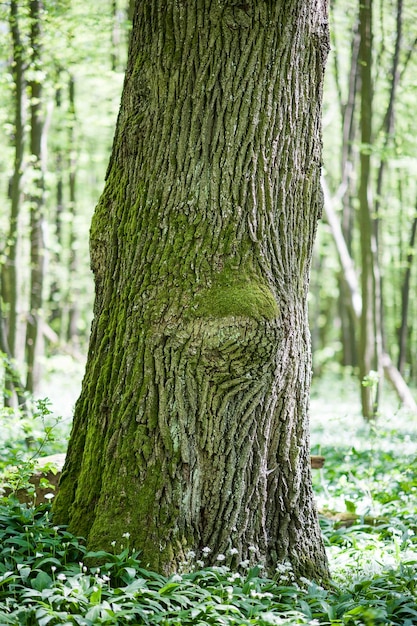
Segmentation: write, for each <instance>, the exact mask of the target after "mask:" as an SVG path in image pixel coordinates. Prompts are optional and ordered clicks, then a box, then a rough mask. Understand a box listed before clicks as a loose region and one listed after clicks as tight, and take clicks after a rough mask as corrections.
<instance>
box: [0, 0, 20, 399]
mask: <svg viewBox="0 0 417 626" xmlns="http://www.w3.org/2000/svg"><path fill="white" fill-rule="evenodd" d="M9 23H10V33H11V36H12V45H13V65H12V68H11V72H12V75H13V82H14V86H15V94H14V105H15V106H14V137H15V141H14V165H13V176H12V180H11V186H10V200H11V209H10V222H9V233H8V237H7V245H6V249H5V250H4V254H5V263H4V265H2V267H1V300H2V301H1V303H0V304H1V310H0V316H1V317H2V320H1V323H2V332H3V333H4V341H5V342H6V343H7V352H6V351H5V352H6V353H7V354H8V356H9V358H10V359H15V358H16V356H17V354H16V338H17V327H18V316H17V313H18V293H19V276H18V271H17V259H18V254H19V216H20V210H21V206H22V195H23V194H22V180H23V174H24V150H25V60H24V51H23V45H22V40H21V34H20V26H19V11H18V3H17V2H16V1H15V0H11V2H10V18H9ZM10 367H13V366H12V364H10ZM13 369H14V368H13ZM5 386H6V388H8V393H7V394H6V397H5V402H6V403H10V401H11V399H12V397H13V392H14V391H15V390H16V393H17V395H18V396H19V398H18V400H19V402H20V398H21V395H22V394H23V391H24V387H22V388H20V389H16V377H15V376H14V375H13V376H8V375H7V373H6V385H5ZM10 393H11V394H12V395H10Z"/></svg>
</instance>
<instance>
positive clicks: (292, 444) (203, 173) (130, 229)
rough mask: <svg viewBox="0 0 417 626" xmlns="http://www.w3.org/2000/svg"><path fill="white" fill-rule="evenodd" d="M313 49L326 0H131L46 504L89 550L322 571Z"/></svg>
mask: <svg viewBox="0 0 417 626" xmlns="http://www.w3.org/2000/svg"><path fill="white" fill-rule="evenodd" d="M327 49H328V33H327V20H326V10H325V3H324V2H322V1H321V0H317V1H307V0H304V1H301V0H291V1H288V0H286V1H285V2H284V1H281V2H274V3H270V2H266V1H261V2H259V1H255V0H253V1H252V2H248V3H244V4H242V3H239V4H236V3H235V2H231V1H220V2H216V3H213V2H210V1H209V0H196V1H195V2H191V3H189V2H188V3H187V2H177V1H175V2H174V0H170V1H164V2H161V1H160V0H158V1H156V0H155V1H154V2H151V3H143V2H139V1H138V2H137V3H136V7H135V15H134V24H133V31H132V37H131V43H130V51H129V59H128V67H127V72H126V79H125V85H124V90H123V95H122V102H121V108H120V113H119V118H118V123H117V128H116V135H115V140H114V146H113V152H112V157H111V160H110V164H109V168H108V173H107V183H106V187H105V190H104V192H103V195H102V197H101V199H100V202H99V204H98V206H97V208H96V211H95V214H94V218H93V223H92V227H91V259H92V268H93V270H94V274H95V284H96V300H95V307H94V314H95V317H94V321H93V326H92V335H91V340H90V349H89V356H88V363H87V368H86V374H85V378H84V383H83V388H82V392H81V396H80V398H79V400H78V402H77V406H76V411H75V419H74V426H73V430H72V435H71V440H70V444H69V449H68V455H67V460H66V463H65V467H64V471H63V475H62V479H61V485H60V492H59V495H58V497H57V500H56V502H55V505H54V517H55V519H56V521H57V522H63V523H69V528H70V529H71V530H72V531H74V532H77V533H81V534H82V535H84V536H85V537H87V544H88V546H89V547H90V548H93V549H94V548H109V547H110V543H111V541H123V539H122V536H123V533H125V532H129V533H130V541H131V542H132V545H135V547H137V548H140V549H141V550H142V558H143V561H144V564H145V565H149V566H150V567H152V568H155V569H158V570H159V571H163V572H168V571H172V569H174V568H175V567H176V566H177V565H178V564H179V563H180V562H181V561H183V560H184V559H185V555H186V552H187V551H188V550H189V549H192V550H194V551H195V552H197V553H200V552H201V550H202V549H203V548H204V547H205V546H208V547H210V548H211V550H212V552H211V555H212V561H213V562H215V558H216V555H218V554H219V553H223V554H224V555H226V556H227V562H229V563H230V564H231V565H232V566H233V565H234V564H236V563H238V562H239V561H241V560H242V559H246V558H248V559H255V560H256V561H257V562H260V563H263V564H264V565H265V567H266V569H267V571H268V572H269V573H270V574H271V573H273V572H274V571H275V567H276V565H277V563H279V562H283V561H289V562H290V563H291V564H292V567H293V569H294V572H295V573H296V575H298V576H301V575H302V576H307V577H308V578H315V579H326V578H327V577H328V569H327V562H326V556H325V552H324V548H323V543H322V540H321V535H320V530H319V525H318V520H317V514H316V509H315V504H314V500H313V493H312V487H311V469H310V452H309V434H308V395H309V386H310V376H311V355H310V337H309V331H308V323H307V306H306V296H307V289H308V280H309V269H310V260H311V252H312V245H313V241H314V237H315V233H316V224H317V219H318V218H319V215H320V211H321V194H320V186H319V177H320V166H321V131H320V118H321V97H322V93H321V90H322V79H323V70H324V63H325V58H326V55H327ZM232 547H233V548H235V549H236V550H237V555H235V556H232V555H230V552H229V550H230V548H232Z"/></svg>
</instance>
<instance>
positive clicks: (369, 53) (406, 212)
mask: <svg viewBox="0 0 417 626" xmlns="http://www.w3.org/2000/svg"><path fill="white" fill-rule="evenodd" d="M331 8H332V11H331V17H332V23H333V24H332V25H333V28H332V33H333V40H334V49H335V50H336V51H337V53H334V58H333V61H334V63H333V65H332V64H331V65H330V67H333V68H334V71H333V72H329V73H328V79H327V80H328V82H327V94H328V97H327V99H326V106H325V111H326V112H327V115H325V119H327V121H326V124H325V157H324V162H325V167H326V172H325V181H324V184H325V186H326V187H327V192H326V194H325V195H326V215H327V219H328V223H329V226H330V230H331V233H332V236H333V238H334V243H335V244H336V248H337V250H338V256H339V259H340V261H341V264H340V267H341V269H342V271H341V274H340V281H339V285H340V289H337V286H335V288H334V289H333V291H331V290H330V289H329V286H330V285H334V282H333V281H334V279H330V280H328V279H325V280H324V281H322V282H321V285H323V286H322V287H321V292H322V293H321V294H320V295H321V298H324V297H325V298H326V300H325V306H324V307H322V309H321V316H320V320H321V327H322V328H325V329H326V332H325V333H324V332H321V331H320V328H318V329H317V328H316V330H315V332H314V333H313V337H314V340H315V344H314V346H315V348H316V355H317V356H316V363H317V362H319V363H320V356H319V354H320V352H321V353H322V354H323V355H327V357H325V358H329V356H331V358H333V359H334V356H335V351H336V353H337V354H338V355H340V361H341V362H342V363H343V364H344V365H350V366H352V367H353V368H356V371H358V373H359V379H360V383H361V396H362V412H363V414H364V415H365V416H366V417H372V416H374V415H375V414H376V412H377V411H378V406H377V404H375V406H372V405H373V403H374V396H375V389H376V388H378V389H379V388H380V383H381V382H382V374H383V373H384V374H385V377H387V378H388V379H389V380H390V382H391V383H393V385H394V388H395V390H396V392H397V395H398V396H399V398H400V401H401V402H402V403H405V404H406V405H407V406H408V407H409V408H410V409H411V410H412V411H417V405H416V402H415V399H414V398H413V395H412V393H410V390H409V389H408V388H407V384H406V383H407V381H408V382H409V383H412V382H413V379H412V377H410V376H409V373H410V372H411V370H412V367H413V366H412V365H411V362H413V361H414V357H412V356H411V352H409V354H410V356H409V365H408V366H407V367H406V366H405V363H404V361H402V362H401V367H402V372H403V374H404V378H405V380H404V378H402V376H401V374H400V372H399V371H398V370H396V368H395V366H394V364H393V360H396V359H397V357H398V354H399V352H400V351H402V354H404V348H401V344H400V342H399V340H398V337H399V336H401V337H402V342H403V346H404V344H407V345H408V346H409V349H411V351H412V348H411V346H412V345H413V342H414V333H413V324H412V322H411V323H410V317H409V314H408V308H407V307H408V303H409V301H408V299H407V297H405V296H404V289H405V290H406V291H408V290H409V289H411V290H412V289H413V287H412V285H415V281H416V276H415V274H412V272H411V270H412V263H411V264H410V263H409V261H410V258H411V259H412V258H413V251H412V247H414V241H415V240H414V239H413V236H412V233H413V228H412V224H413V221H414V219H415V181H414V180H413V178H412V177H411V178H410V177H409V176H408V175H407V172H408V168H409V167H411V163H412V162H414V160H413V156H412V155H413V154H414V153H415V142H414V141H412V140H411V141H410V139H411V138H410V135H409V133H408V131H407V124H408V123H409V120H408V116H407V113H406V108H405V103H406V101H407V97H408V96H407V94H408V93H409V91H410V88H411V85H410V81H411V76H412V73H413V72H414V71H415V58H414V50H415V34H414V32H413V27H412V24H413V19H414V20H415V15H414V18H413V10H414V14H415V7H414V9H413V8H412V7H411V4H410V3H407V2H404V1H403V0H397V2H395V3H393V4H389V3H386V2H384V1H383V0H372V1H371V0H370V1H369V2H360V3H359V5H356V6H355V5H354V4H353V3H352V5H351V6H350V7H349V10H348V11H346V6H345V5H342V4H341V3H338V2H337V1H334V2H332V3H331ZM387 33H390V36H389V37H388V35H387ZM391 33H392V35H391ZM349 40H350V46H349V45H348V44H349ZM347 51H349V54H346V52H347ZM381 68H384V69H383V70H381ZM332 94H333V95H334V96H335V98H334V100H332ZM336 104H337V105H338V110H337V109H336V108H335V105H336ZM339 116H340V117H339ZM407 120H408V122H407ZM336 129H338V130H336ZM340 130H342V132H341V133H340ZM338 132H339V136H340V139H339V140H337V141H335V137H336V135H337V133H338ZM335 163H340V168H337V167H334V166H333V164H335ZM331 164H332V167H331ZM337 222H340V227H339V225H338V224H337ZM408 233H410V234H408ZM320 235H321V236H320V242H319V246H318V247H317V250H318V253H319V254H320V253H321V254H322V257H321V258H322V259H323V262H322V266H323V273H324V274H326V276H327V277H329V273H330V276H334V275H335V267H334V262H333V260H332V257H333V253H332V249H331V242H330V241H329V240H328V239H327V233H326V231H325V230H324V229H323V230H321V233H320ZM342 239H344V241H343V242H342ZM410 242H412V247H411V248H410ZM323 245H326V248H325V249H324V248H323V247H322V246H323ZM322 250H325V252H326V254H323V252H321V251H322ZM410 251H411V257H409V256H408V254H407V252H410ZM348 257H349V258H348ZM407 268H409V272H408V271H407ZM352 271H353V272H354V273H355V274H356V277H355V279H354V280H353V281H352ZM403 276H404V279H402V277H403ZM313 281H314V278H313ZM354 284H357V285H360V289H359V292H357V291H356V290H355V288H354ZM402 292H403V295H401V294H402ZM358 295H359V298H360V300H361V302H360V305H359V306H358ZM352 297H354V299H355V300H356V302H353V301H352ZM362 301H363V306H362ZM315 306H316V304H315V302H314V300H313V306H312V307H311V310H312V317H311V320H312V323H313V325H315V326H317V322H316V321H315V317H317V315H316V314H315ZM411 306H414V301H413V300H412V304H411ZM358 311H359V316H361V317H362V322H361V323H360V322H359V318H358V317H357V313H358ZM401 311H403V312H405V314H406V316H407V318H408V320H409V322H408V323H407V324H403V323H402V322H401V318H402V317H403V314H402V313H401ZM331 316H332V317H331ZM399 328H401V331H400V332H398V329H399ZM339 329H340V331H339ZM404 333H405V334H406V337H407V339H405V337H404ZM352 340H353V345H352ZM324 342H325V343H324ZM320 344H321V346H322V349H320ZM332 345H333V346H334V348H333V349H331V348H330V346H332ZM402 358H403V357H402ZM399 362H400V361H399ZM333 363H334V360H333ZM372 371H376V372H377V373H378V376H379V381H377V379H376V378H375V384H376V387H374V388H372V387H369V386H363V384H362V383H363V382H364V379H366V378H367V377H368V375H369V374H370V373H371V372H372ZM371 378H372V374H371ZM365 382H366V384H367V385H368V382H369V381H368V382H367V381H366V380H365ZM378 395H379V394H377V395H376V396H375V399H376V401H377V403H378Z"/></svg>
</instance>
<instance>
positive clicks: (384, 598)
mask: <svg viewBox="0 0 417 626" xmlns="http://www.w3.org/2000/svg"><path fill="white" fill-rule="evenodd" d="M133 4H134V2H133V1H130V2H129V0H88V2H86V1H85V0H7V1H4V2H1V3H0V146H1V150H0V198H1V202H0V616H1V623H2V624H3V623H5V624H12V625H17V624H19V625H22V624H27V625H31V624H70V623H71V624H72V623H74V624H98V623H107V624H124V623H128V622H132V623H141V624H142V623H143V624H148V625H149V626H154V625H155V624H164V625H169V624H172V626H177V625H178V624H181V625H182V626H186V625H187V624H225V625H229V624H230V625H232V624H234V625H236V624H240V625H242V626H243V625H245V626H246V625H248V624H254V623H256V624H259V626H265V625H267V624H282V625H283V626H285V625H290V624H306V625H309V626H318V625H319V624H324V625H329V624H334V625H335V626H342V625H345V626H361V625H362V626H363V625H365V626H387V625H390V624H395V625H398V626H412V625H413V624H416V623H417V609H416V606H417V580H416V568H417V557H416V554H417V552H416V547H417V508H416V502H417V500H416V494H417V469H416V468H417V463H416V445H415V442H416V440H417V404H416V401H417V263H416V258H415V257H416V251H417V239H416V238H417V115H416V102H417V30H416V24H417V4H416V0H330V13H329V20H330V30H331V44H332V50H331V52H330V55H329V58H328V63H327V73H326V79H325V89H324V106H323V176H322V190H323V214H322V218H321V220H320V222H319V224H318V229H317V240H316V244H315V253H314V258H313V262H312V267H311V283H310V293H309V314H310V329H311V339H312V347H313V379H312V393H311V430H312V432H311V453H312V454H313V455H317V458H320V459H321V460H322V461H323V460H324V461H325V464H324V468H323V467H321V466H320V467H321V468H320V469H318V470H317V471H314V472H313V487H314V491H315V496H316V501H317V505H318V511H319V517H320V524H321V528H322V533H323V538H324V541H325V545H326V551H327V555H328V558H329V563H330V569H331V575H332V581H333V582H332V584H331V586H329V588H327V589H323V588H322V587H320V586H319V585H316V584H315V583H314V582H312V581H304V583H303V584H305V587H302V588H301V587H300V586H299V585H298V584H296V583H295V581H294V580H293V579H292V578H291V575H290V574H291V572H289V571H287V570H286V569H285V567H284V570H282V569H281V570H279V569H278V567H277V574H276V576H275V577H274V580H273V581H272V580H269V579H265V578H262V572H261V570H260V569H259V567H257V566H253V567H252V565H253V564H249V563H247V564H245V565H244V567H243V564H242V563H241V564H240V566H242V568H240V569H239V571H237V572H231V571H230V570H229V569H228V567H226V566H222V567H218V568H211V569H210V568H205V567H204V562H200V561H196V563H193V562H191V564H190V563H186V564H185V566H186V568H185V570H184V572H180V573H176V574H175V575H174V576H171V577H169V578H167V577H164V576H159V575H157V574H155V573H153V572H149V571H145V570H144V569H143V567H142V565H143V564H142V563H141V561H140V554H139V553H138V552H135V551H134V550H133V549H132V551H130V549H129V533H125V534H124V535H123V537H124V538H125V539H126V541H127V547H126V545H121V546H116V547H115V551H114V554H107V555H106V560H107V562H106V564H105V566H104V567H103V569H102V571H101V574H100V570H99V569H97V568H94V567H93V568H89V567H87V566H86V565H84V560H85V557H86V548H85V546H84V545H83V542H82V540H80V539H79V538H77V537H74V536H72V535H70V533H68V532H67V531H66V530H65V529H63V528H60V527H57V526H53V525H52V522H51V518H50V517H49V514H50V500H48V502H49V504H48V502H42V501H41V503H40V504H39V501H38V500H36V499H35V498H37V493H36V490H35V487H34V485H35V484H37V485H38V487H39V486H40V485H41V482H39V480H38V483H36V480H35V483H34V482H33V476H34V474H33V472H34V471H35V468H37V469H39V466H38V465H36V463H37V461H36V459H37V458H38V457H46V459H45V458H42V459H41V461H45V460H47V459H51V456H48V455H53V456H54V457H56V456H59V457H64V456H65V453H66V448H67V441H68V435H69V430H70V428H71V421H72V414H73V409H74V403H75V402H76V400H77V397H78V396H79V393H80V389H81V381H82V377H83V373H84V366H85V361H86V356H87V351H88V340H89V330H90V324H91V320H92V313H93V301H94V284H93V277H92V273H91V271H90V261H89V228H90V221H91V217H92V214H93V211H94V207H95V205H96V204H97V202H98V199H99V197H100V194H101V192H102V190H103V187H104V180H105V175H106V168H107V164H108V160H109V157H110V153H111V147H112V139H113V133H114V129H115V124H116V120H117V115H118V108H119V101H120V95H121V91H122V85H123V79H124V69H125V64H126V59H127V50H128V43H129V33H130V30H131V22H132V13H133ZM178 263H181V258H179V259H178ZM62 462H63V459H62V458H61V465H62ZM45 467H48V465H47V466H45ZM10 468H12V470H11V471H9V470H10ZM13 468H14V469H13ZM58 470H59V468H58ZM56 471H57V468H56V467H55V469H54V470H53V471H52V470H51V471H50V472H49V474H47V477H48V480H46V486H45V488H44V489H43V493H44V494H46V495H45V498H44V499H45V500H47V499H48V498H49V499H51V498H53V497H54V492H55V485H56V484H57V482H58V481H57V475H56ZM51 477H53V478H52V483H53V484H52V483H49V482H48V481H49V480H50V479H51ZM40 480H44V479H40ZM31 481H32V482H31ZM42 484H44V483H42ZM4 486H5V487H6V488H8V490H9V491H8V493H9V494H11V495H10V498H9V499H8V498H7V497H4V498H3V497H1V496H2V493H5V492H4V491H2V489H3V487H4ZM48 490H49V492H48ZM22 492H23V496H24V499H26V500H25V501H26V502H29V506H28V507H26V505H22V504H18V503H17V501H16V499H15V497H14V496H15V494H18V495H19V494H20V495H22ZM6 493H7V492H6ZM55 493H56V492H55ZM27 494H29V496H28V498H26V496H27ZM34 504H39V507H36V506H34ZM119 548H120V549H119ZM219 557H220V555H219ZM224 558H225V557H224V556H223V559H224ZM240 566H239V567H240ZM187 568H188V569H187ZM196 568H197V569H196ZM122 615H123V616H124V618H122V617H121V616H122ZM123 619H125V621H123Z"/></svg>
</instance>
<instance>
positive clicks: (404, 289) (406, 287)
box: [398, 205, 417, 375]
mask: <svg viewBox="0 0 417 626" xmlns="http://www.w3.org/2000/svg"><path fill="white" fill-rule="evenodd" d="M416 211H417V205H416ZM416 235H417V217H414V219H413V222H412V225H411V232H410V240H409V244H408V254H407V261H406V266H405V272H404V278H403V281H402V286H401V323H400V329H399V333H398V334H399V338H398V345H399V353H398V370H399V371H400V373H401V374H402V375H403V374H404V369H405V363H406V355H407V337H408V335H409V327H408V308H409V304H410V283H411V267H412V264H413V260H414V256H415V251H414V250H415V245H416Z"/></svg>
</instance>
